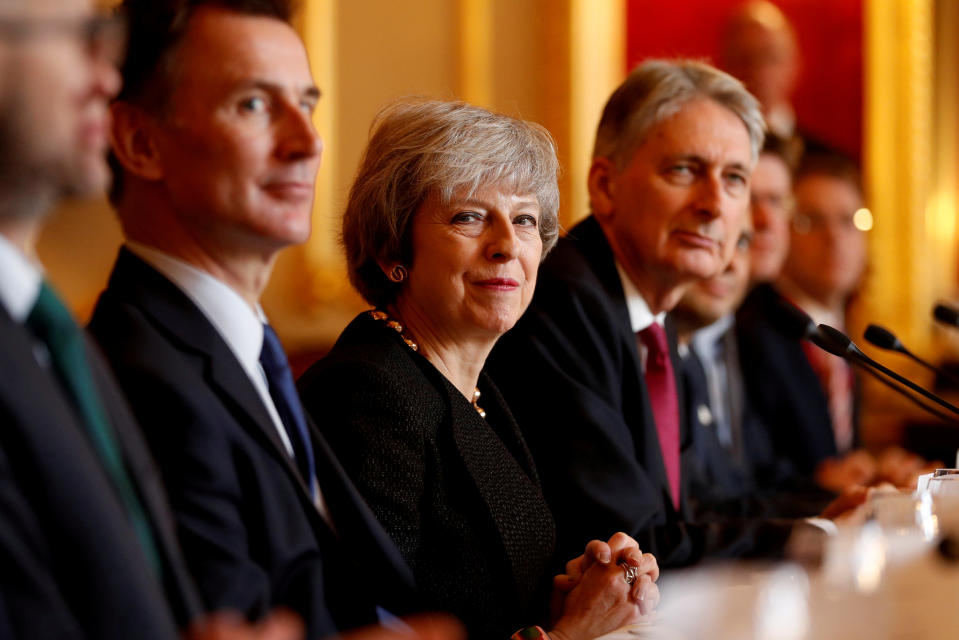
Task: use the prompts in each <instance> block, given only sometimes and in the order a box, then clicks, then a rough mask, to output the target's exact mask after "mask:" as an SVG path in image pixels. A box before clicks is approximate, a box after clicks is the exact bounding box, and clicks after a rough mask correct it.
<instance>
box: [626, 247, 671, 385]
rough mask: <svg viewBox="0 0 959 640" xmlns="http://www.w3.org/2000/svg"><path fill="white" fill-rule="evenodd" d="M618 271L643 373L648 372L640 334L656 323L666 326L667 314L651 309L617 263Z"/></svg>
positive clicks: (644, 348) (644, 346)
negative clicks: (654, 312)
mask: <svg viewBox="0 0 959 640" xmlns="http://www.w3.org/2000/svg"><path fill="white" fill-rule="evenodd" d="M616 271H617V272H618V273H619V281H620V283H621V284H622V285H623V297H625V298H626V311H627V312H628V314H629V324H630V326H631V327H632V329H633V333H634V334H636V347H637V348H638V349H639V361H640V362H641V363H642V367H643V373H645V372H646V345H645V344H643V341H642V340H640V339H639V332H640V331H642V330H643V329H646V328H648V327H649V326H650V325H652V324H653V323H654V322H655V323H656V324H658V325H659V326H661V327H662V326H665V325H664V323H665V322H666V312H665V311H661V312H659V313H657V314H653V312H652V311H651V310H650V309H649V305H648V304H647V303H646V299H645V298H643V295H642V294H641V293H640V292H639V289H637V288H636V285H634V284H633V281H632V280H630V278H629V275H627V273H626V271H625V270H624V269H623V267H622V265H620V264H619V260H617V261H616Z"/></svg>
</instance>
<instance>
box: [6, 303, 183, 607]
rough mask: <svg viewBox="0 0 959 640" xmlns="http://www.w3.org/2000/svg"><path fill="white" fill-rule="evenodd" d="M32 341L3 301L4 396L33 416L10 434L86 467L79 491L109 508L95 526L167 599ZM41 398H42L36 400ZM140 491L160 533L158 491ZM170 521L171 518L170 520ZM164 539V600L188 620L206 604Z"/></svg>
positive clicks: (144, 583)
mask: <svg viewBox="0 0 959 640" xmlns="http://www.w3.org/2000/svg"><path fill="white" fill-rule="evenodd" d="M33 345H34V337H33V335H32V334H31V333H30V332H29V331H28V330H27V329H26V328H24V327H23V326H22V325H20V324H19V323H17V322H14V321H13V320H12V319H11V318H10V316H9V315H8V314H7V312H6V310H5V309H3V307H2V306H0V353H3V354H4V375H3V376H0V397H2V398H3V402H4V403H5V404H6V403H12V406H11V407H10V409H9V410H10V411H12V412H13V414H14V415H16V414H18V413H19V414H21V415H24V416H29V418H25V419H24V422H25V423H28V424H29V426H30V429H31V432H32V433H31V434H30V435H29V436H26V435H15V434H11V435H15V437H17V438H22V439H23V441H24V443H26V441H30V442H33V443H40V447H41V451H42V453H41V454H40V455H43V456H44V458H46V459H48V460H51V461H60V460H62V457H61V456H62V453H63V452H67V454H66V455H68V456H69V457H70V461H69V463H64V464H65V465H66V466H68V467H69V468H70V469H72V470H74V473H76V470H77V469H82V472H81V475H82V477H83V478H84V482H83V484H84V487H82V488H80V487H78V488H77V489H76V490H77V491H78V492H80V493H84V494H87V493H88V494H90V495H96V496H98V498H97V501H98V502H102V503H103V504H104V508H105V510H104V511H101V512H100V516H99V517H102V518H103V520H102V521H98V522H97V524H96V526H101V527H103V528H104V529H105V530H109V531H111V533H110V534H109V535H110V537H108V540H110V542H109V544H111V545H117V544H122V545H127V546H128V547H129V548H117V549H114V552H115V553H117V554H121V555H123V556H125V557H128V558H130V559H131V560H133V559H139V560H140V562H136V563H135V564H136V566H127V567H126V569H127V571H128V574H127V577H128V578H129V579H130V580H131V581H132V583H139V584H140V585H141V587H140V588H143V589H146V590H149V591H155V592H156V594H157V601H158V602H161V601H164V594H163V593H162V592H161V590H160V589H159V584H158V583H157V582H156V580H155V578H156V576H155V575H154V574H153V572H152V571H151V570H150V568H149V566H148V563H147V560H146V556H145V555H143V550H142V548H141V547H139V545H138V544H137V542H136V536H135V534H134V532H133V529H132V525H131V524H130V522H129V519H128V518H127V515H126V509H125V508H124V506H123V504H122V502H121V500H120V498H119V496H118V495H117V492H116V488H115V485H114V483H113V482H112V480H111V478H110V477H109V475H108V474H107V472H106V470H105V469H104V466H103V464H102V463H101V461H100V457H99V455H98V454H97V452H96V451H95V450H94V449H93V445H92V444H91V443H90V439H89V436H88V435H87V429H86V428H85V427H84V426H83V424H82V423H81V422H80V421H79V419H78V417H77V414H76V411H75V409H74V408H73V405H72V404H71V402H70V400H69V399H68V397H67V396H66V394H65V393H64V390H63V388H62V387H61V385H60V384H59V383H58V382H57V380H56V378H55V377H54V375H53V374H52V373H51V372H49V371H47V370H45V369H44V368H43V367H41V366H40V364H39V363H38V362H37V359H36V356H35V355H34V352H33ZM98 365H99V366H102V365H100V363H94V364H93V365H92V366H94V368H95V371H97V372H98V373H99V372H102V369H98V368H97V366H98ZM95 375H96V374H95ZM9 381H12V383H13V384H12V385H11V384H9ZM8 385H9V386H8ZM24 390H29V393H28V394H26V395H24ZM37 398H42V401H41V402H37V401H36V399H37ZM18 404H19V405H20V406H19V408H17V405H18ZM104 404H107V402H106V401H104ZM110 418H111V423H112V419H113V415H112V414H110ZM114 431H115V432H118V433H117V436H118V440H120V441H121V449H123V453H124V461H125V462H126V464H127V467H128V470H129V472H130V475H131V477H133V476H135V475H137V474H136V473H135V471H136V467H138V466H139V465H138V464H137V462H136V461H131V460H129V459H127V458H126V455H125V454H126V447H124V441H123V438H121V437H120V436H121V435H130V434H122V433H119V431H120V430H119V429H116V428H115V429H114ZM18 446H19V445H18ZM24 446H27V447H30V448H32V447H33V446H34V445H33V444H30V445H26V444H24ZM15 451H16V449H13V450H12V452H15ZM42 478H43V474H40V473H38V474H37V475H36V476H35V479H36V480H37V481H38V482H40V485H41V486H40V487H38V490H39V491H40V492H41V494H44V493H45V492H46V491H47V489H48V487H47V486H46V484H45V483H43V482H42V481H41V479H42ZM139 479H140V478H139V477H137V478H134V482H136V481H138V480H139ZM54 484H55V483H54ZM142 493H143V495H142V496H141V498H142V500H143V502H144V508H146V509H147V512H148V514H149V516H150V517H151V521H152V522H153V524H154V530H155V532H156V533H157V534H160V533H161V529H162V527H163V526H165V525H164V521H163V518H162V517H156V516H157V514H156V512H155V511H154V510H153V509H152V508H151V506H153V505H151V504H148V503H149V502H150V501H151V500H150V498H153V497H155V496H152V493H153V492H142ZM52 499H53V498H51V500H52ZM103 501H108V502H112V507H110V508H106V502H103ZM48 506H52V507H56V504H55V503H53V502H51V503H50V504H45V505H37V508H38V509H43V508H46V507H48ZM111 515H115V516H116V518H115V520H110V518H109V517H108V516H111ZM167 523H169V520H168V521H167ZM116 532H120V533H119V535H120V536H121V537H122V541H120V540H117V539H116V538H115V537H113V536H115V535H117V533H116ZM158 537H159V536H158ZM128 543H129V544H128ZM162 544H163V545H164V546H163V553H164V560H169V561H170V563H169V564H165V565H164V570H165V571H166V570H171V571H173V572H175V573H176V575H175V576H167V575H164V578H165V579H167V580H170V581H172V582H170V583H169V584H168V588H166V589H165V595H166V599H165V601H167V602H169V604H170V605H171V607H172V608H173V609H174V610H175V614H176V616H177V620H178V621H179V622H180V623H182V624H186V623H188V622H189V621H190V620H192V619H193V618H194V617H195V616H196V615H198V614H199V613H200V612H201V611H202V605H201V603H200V600H199V596H198V595H197V593H196V589H195V586H194V585H193V583H192V579H191V578H190V577H189V573H188V572H187V571H186V569H185V566H184V565H183V562H182V558H181V556H180V555H179V551H178V549H179V547H178V545H177V544H176V542H175V541H173V540H172V539H171V538H169V537H166V538H165V540H163V543H162ZM167 545H170V546H167Z"/></svg>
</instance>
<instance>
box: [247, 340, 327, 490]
mask: <svg viewBox="0 0 959 640" xmlns="http://www.w3.org/2000/svg"><path fill="white" fill-rule="evenodd" d="M260 364H261V365H262V366H263V372H264V373H266V380H267V383H268V384H269V386H270V396H271V397H272V398H273V404H274V406H276V412H277V413H278V414H280V420H282V421H283V426H284V427H286V433H287V435H288V436H289V437H290V442H291V443H292V444H293V453H294V458H295V459H296V465H297V467H298V468H299V470H300V473H301V474H302V475H303V479H304V481H305V482H306V483H307V485H308V486H309V487H310V495H311V496H312V497H313V499H314V500H316V494H317V484H316V467H315V464H314V461H313V446H312V445H311V444H310V434H309V431H308V430H307V426H306V416H305V415H303V407H302V405H301V404H300V398H299V396H298V395H297V393H296V385H295V384H294V383H293V374H292V372H290V364H289V362H287V360H286V353H284V351H283V345H281V344H280V339H279V338H278V337H277V336H276V332H275V331H273V328H272V327H270V325H268V324H265V325H263V349H262V350H261V351H260Z"/></svg>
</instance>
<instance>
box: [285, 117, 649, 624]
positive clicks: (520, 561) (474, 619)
mask: <svg viewBox="0 0 959 640" xmlns="http://www.w3.org/2000/svg"><path fill="white" fill-rule="evenodd" d="M557 169H558V163H557V160H556V154H555V149H554V145H553V141H552V139H551V138H550V136H549V134H548V133H547V132H546V131H545V130H544V129H543V128H542V127H539V126H537V125H535V124H532V123H529V122H524V121H521V120H516V119H514V118H510V117H507V116H503V115H498V114H494V113H491V112H489V111H486V110H485V109H481V108H479V107H474V106H471V105H468V104H465V103H462V102H439V101H423V100H408V101H401V102H398V103H396V104H394V105H392V106H389V107H387V108H386V109H385V110H383V111H382V112H381V113H380V114H379V116H378V117H377V119H376V120H375V122H374V124H373V127H372V134H371V137H370V141H369V145H368V147H367V150H366V153H365V156H364V158H363V161H362V163H361V166H360V170H359V173H358V175H357V177H356V180H355V181H354V184H353V187H352V188H351V190H350V197H349V201H348V203H347V207H346V212H345V214H344V217H343V234H342V238H343V243H344V245H345V249H346V257H347V265H348V268H349V274H350V280H351V282H352V283H353V285H354V287H355V288H356V289H357V290H358V291H359V292H360V294H361V295H363V297H364V298H365V299H366V300H367V301H368V302H369V303H370V304H372V305H373V306H374V307H375V309H374V310H372V311H369V312H364V313H362V314H360V315H359V316H358V317H357V318H356V319H355V320H353V322H351V323H350V325H349V326H348V327H347V328H346V329H345V330H344V332H343V333H342V335H341V336H340V337H339V339H338V340H337V342H336V344H335V345H334V347H333V349H332V350H331V351H330V353H329V354H328V355H327V356H326V357H325V358H323V359H322V360H320V361H319V362H317V363H316V364H315V365H313V366H312V367H311V368H310V369H309V370H308V371H307V372H306V373H305V374H304V375H303V377H302V378H301V379H300V383H299V388H300V394H301V397H302V399H303V404H304V406H305V407H306V409H307V411H308V413H310V414H311V415H313V416H314V418H315V419H316V420H317V421H318V422H319V423H320V424H321V425H322V427H321V428H322V430H323V432H324V435H325V436H326V437H327V439H328V440H329V442H330V443H331V445H332V446H333V448H334V450H335V451H336V452H337V454H338V456H339V458H340V460H341V461H342V462H343V465H344V466H345V467H346V469H347V471H348V472H349V474H350V476H351V478H353V480H354V481H355V482H356V484H357V486H358V488H359V489H360V492H361V493H362V494H363V497H364V498H365V499H366V501H367V503H368V504H369V505H370V506H371V507H372V509H373V510H374V512H375V513H376V515H377V517H378V518H379V519H380V521H381V522H382V523H383V525H384V526H385V527H386V529H387V531H388V532H389V533H390V535H391V536H392V537H393V539H394V540H395V541H396V543H397V545H398V546H399V548H400V550H401V551H402V553H403V555H404V557H405V558H406V560H407V561H408V562H409V563H410V566H411V567H412V568H413V572H414V575H415V577H416V585H417V590H418V591H419V593H420V594H422V595H423V597H424V598H425V599H426V602H427V606H429V607H430V608H437V609H442V610H448V611H451V612H453V613H455V614H456V615H458V616H459V617H460V618H461V619H462V620H463V621H464V622H465V623H466V627H467V629H468V630H469V631H470V633H471V635H472V636H474V637H479V638H495V637H500V638H503V637H506V636H507V635H508V634H509V633H510V632H512V631H514V630H515V629H517V628H520V627H524V626H526V625H529V624H531V623H532V622H539V623H540V624H542V625H543V626H548V627H549V629H550V631H549V636H550V637H552V638H559V639H562V640H573V639H574V638H584V639H585V638H592V637H596V636H600V635H603V634H605V633H608V632H610V631H612V630H614V629H616V628H618V627H620V626H622V625H624V624H627V623H630V622H634V621H637V620H639V619H640V618H641V616H642V615H643V614H646V613H649V612H650V611H651V610H652V607H653V606H654V605H655V602H656V600H657V599H658V591H657V588H656V585H655V580H656V577H657V576H658V573H659V570H658V567H657V565H656V560H655V558H653V557H652V556H651V555H650V554H642V553H641V552H640V550H639V548H638V547H637V546H636V543H635V542H634V541H632V540H631V539H630V538H629V537H628V536H625V535H624V534H617V535H616V536H614V537H613V538H612V539H610V541H609V546H610V551H612V552H613V554H612V555H610V554H607V556H608V557H607V558H606V560H605V561H604V562H593V561H592V558H593V557H595V554H594V555H593V556H592V557H590V559H587V556H585V555H584V556H580V557H578V558H576V559H574V560H573V561H571V562H570V563H569V565H568V566H567V573H566V574H564V575H562V576H559V577H558V578H557V579H556V581H555V585H551V582H550V579H549V578H550V573H549V571H550V569H551V567H552V565H553V560H554V535H555V534H554V526H553V517H552V515H551V513H550V509H549V506H548V505H547V503H546V500H545V499H544V498H543V494H542V490H541V488H540V482H539V474H538V472H537V469H536V465H535V464H534V463H533V459H532V457H531V456H530V454H529V451H528V450H527V448H526V443H525V442H524V440H523V437H522V435H521V434H520V431H519V428H518V427H517V425H516V422H515V421H514V419H513V417H512V414H511V413H510V410H509V406H508V405H507V403H506V402H505V401H504V400H503V397H502V396H501V395H500V391H499V389H497V387H496V385H494V384H493V382H492V381H491V380H490V378H489V377H488V376H487V375H486V374H485V373H484V367H485V361H486V357H487V354H488V353H489V352H490V350H491V349H492V347H493V345H494V344H495V343H496V341H497V340H498V339H499V337H500V336H501V335H502V334H503V333H504V332H505V331H508V330H509V329H510V327H512V326H513V324H514V323H515V322H516V320H517V319H518V318H519V317H520V315H521V314H522V313H523V311H524V310H525V309H526V306H527V305H528V304H529V301H530V298H531V297H532V295H533V290H534V288H535V285H536V274H537V270H538V268H539V264H540V262H541V260H542V259H543V257H544V256H545V254H546V253H547V252H548V251H549V249H550V248H551V247H552V246H553V244H554V243H555V242H556V237H557V233H558V221H557V208H558V206H559V194H558V187H557V183H556V174H557ZM604 537H605V536H604ZM584 544H585V541H584ZM596 544H599V543H598V541H597V542H595V543H591V546H594V545H596ZM587 552H588V550H587ZM564 560H565V558H564ZM620 562H622V563H624V564H625V565H626V566H624V567H620V566H618V563H620ZM587 567H588V568H587ZM624 571H626V572H628V575H624ZM467 576H468V579H464V577H467ZM634 580H635V581H634ZM551 586H552V587H553V588H552V596H553V598H552V600H553V605H554V612H553V613H554V615H553V616H552V617H551V619H548V617H547V616H546V612H545V611H546V608H545V604H546V602H547V599H546V596H547V595H549V592H550V587H551ZM547 620H548V624H547ZM540 633H542V627H538V628H537V627H533V628H526V629H521V631H519V632H517V634H516V635H517V637H530V636H529V635H528V634H534V635H535V634H540Z"/></svg>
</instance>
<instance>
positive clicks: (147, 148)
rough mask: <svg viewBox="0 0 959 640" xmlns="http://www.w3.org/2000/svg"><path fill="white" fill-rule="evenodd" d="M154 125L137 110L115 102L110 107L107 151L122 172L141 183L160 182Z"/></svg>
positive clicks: (143, 113)
mask: <svg viewBox="0 0 959 640" xmlns="http://www.w3.org/2000/svg"><path fill="white" fill-rule="evenodd" d="M156 130H157V129H156V122H155V121H154V119H153V117H152V116H150V115H149V114H148V113H146V112H145V111H144V110H143V109H141V108H140V107H138V106H136V105H133V104H130V103H129V102H123V101H121V100H118V101H116V102H114V103H113V104H112V105H110V147H111V148H112V149H113V154H114V155H115V156H116V157H117V160H119V162H120V164H121V165H122V166H123V168H124V169H125V170H126V171H129V172H130V173H132V174H133V175H135V176H138V177H140V178H143V179H144V180H160V179H161V178H163V162H162V158H161V157H160V153H159V150H158V149H157V143H156V138H155V135H156Z"/></svg>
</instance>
